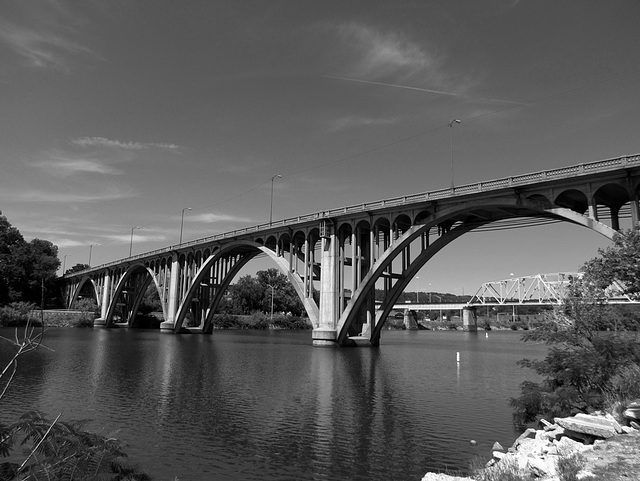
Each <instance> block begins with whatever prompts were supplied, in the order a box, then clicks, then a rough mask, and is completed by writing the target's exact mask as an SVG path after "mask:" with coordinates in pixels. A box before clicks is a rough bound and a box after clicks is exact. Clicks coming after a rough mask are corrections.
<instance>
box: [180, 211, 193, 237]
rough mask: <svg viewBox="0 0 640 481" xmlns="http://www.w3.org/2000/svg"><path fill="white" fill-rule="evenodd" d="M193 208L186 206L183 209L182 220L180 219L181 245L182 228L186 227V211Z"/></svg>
mask: <svg viewBox="0 0 640 481" xmlns="http://www.w3.org/2000/svg"><path fill="white" fill-rule="evenodd" d="M185 210H191V207H185V208H184V209H182V220H181V221H180V245H182V229H183V227H184V211H185Z"/></svg>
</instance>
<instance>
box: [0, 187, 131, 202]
mask: <svg viewBox="0 0 640 481" xmlns="http://www.w3.org/2000/svg"><path fill="white" fill-rule="evenodd" d="M135 196H136V194H135V193H134V192H131V191H128V190H122V189H120V188H118V187H109V188H107V189H105V190H104V191H102V192H91V193H78V192H53V191H51V192H47V191H44V190H27V191H21V192H19V193H14V194H11V193H5V195H4V196H3V197H5V198H8V199H10V200H14V201H18V202H47V203H85V202H102V201H107V200H118V199H129V198H132V197H135Z"/></svg>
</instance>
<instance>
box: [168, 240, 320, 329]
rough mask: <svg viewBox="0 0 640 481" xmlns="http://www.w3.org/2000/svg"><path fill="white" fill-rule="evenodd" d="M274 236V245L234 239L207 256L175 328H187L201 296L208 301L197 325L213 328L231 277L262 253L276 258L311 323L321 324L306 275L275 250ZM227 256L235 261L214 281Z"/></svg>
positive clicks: (273, 241)
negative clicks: (308, 294) (307, 290)
mask: <svg viewBox="0 0 640 481" xmlns="http://www.w3.org/2000/svg"><path fill="white" fill-rule="evenodd" d="M270 239H273V240H272V242H268V243H267V244H271V247H268V246H266V245H263V244H262V243H259V242H253V241H247V240H242V241H233V242H230V243H228V244H226V245H225V246H224V247H222V248H221V249H219V250H217V251H216V252H215V253H214V254H213V255H212V256H210V257H209V258H207V259H206V260H205V261H204V262H203V264H202V265H201V266H200V268H199V269H198V270H197V272H196V273H195V275H194V277H193V280H192V282H191V284H190V286H189V287H188V290H187V292H186V294H185V296H184V297H183V299H182V302H181V303H180V306H179V307H178V312H177V314H176V320H175V325H174V331H175V332H181V331H182V330H184V329H185V327H186V326H184V323H185V319H186V318H187V316H188V314H189V312H190V311H191V310H192V303H193V300H194V299H198V302H202V301H206V302H204V303H203V304H205V305H203V306H202V307H201V308H200V309H201V313H200V314H199V315H201V318H199V319H198V321H199V323H198V326H197V327H196V329H197V330H201V331H203V332H210V330H211V322H212V319H213V314H214V313H215V311H216V310H217V307H218V305H219V303H220V301H221V300H222V297H223V295H224V293H225V292H226V290H227V289H228V288H229V285H230V283H231V281H232V280H233V279H234V277H235V276H236V275H237V273H238V272H239V271H240V269H242V267H244V266H245V265H246V264H247V263H248V262H249V261H250V260H251V259H253V258H255V257H256V256H257V255H259V254H261V253H263V254H266V255H267V256H268V257H269V258H270V259H271V260H272V261H273V263H274V264H275V266H276V268H277V269H278V271H279V272H280V273H282V274H283V275H285V276H287V279H288V280H289V282H291V284H292V285H293V288H294V289H295V291H296V294H297V295H298V297H299V298H300V300H301V301H302V304H303V306H304V308H305V311H306V312H307V315H308V316H309V319H310V321H311V323H312V324H313V325H314V326H316V325H317V324H318V317H319V313H318V305H317V304H316V303H315V301H314V300H313V297H306V296H305V295H304V292H305V289H304V281H303V279H302V278H301V277H300V275H299V274H298V273H297V272H292V270H291V266H290V265H289V263H288V262H287V261H286V259H285V258H284V257H282V256H279V255H278V253H277V252H275V251H274V250H273V249H276V248H277V242H275V238H270ZM290 245H291V244H290ZM225 259H227V260H228V259H232V260H231V264H232V265H231V266H230V268H229V269H228V270H227V272H225V274H224V276H221V277H222V278H220V279H218V278H215V280H214V282H213V283H212V282H210V280H211V279H213V278H211V277H209V276H210V274H211V271H212V269H213V268H214V267H215V266H216V264H217V263H219V262H220V261H224V260H225Z"/></svg>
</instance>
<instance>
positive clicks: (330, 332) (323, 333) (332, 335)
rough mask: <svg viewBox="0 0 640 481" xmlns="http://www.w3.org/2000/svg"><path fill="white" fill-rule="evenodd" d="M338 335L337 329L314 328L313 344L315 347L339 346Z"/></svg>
mask: <svg viewBox="0 0 640 481" xmlns="http://www.w3.org/2000/svg"><path fill="white" fill-rule="evenodd" d="M337 337H338V332H337V331H336V330H335V329H322V328H320V329H314V330H313V333H312V338H313V345H314V346H315V347H331V346H337V343H336V339H337Z"/></svg>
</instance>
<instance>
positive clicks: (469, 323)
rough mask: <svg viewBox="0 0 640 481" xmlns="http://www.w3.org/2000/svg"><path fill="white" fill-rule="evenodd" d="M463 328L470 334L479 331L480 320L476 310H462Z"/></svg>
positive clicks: (469, 308)
mask: <svg viewBox="0 0 640 481" xmlns="http://www.w3.org/2000/svg"><path fill="white" fill-rule="evenodd" d="M462 328H463V330H465V331H469V332H477V331H478V319H477V317H476V311H475V308H473V307H465V308H463V309H462Z"/></svg>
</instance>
